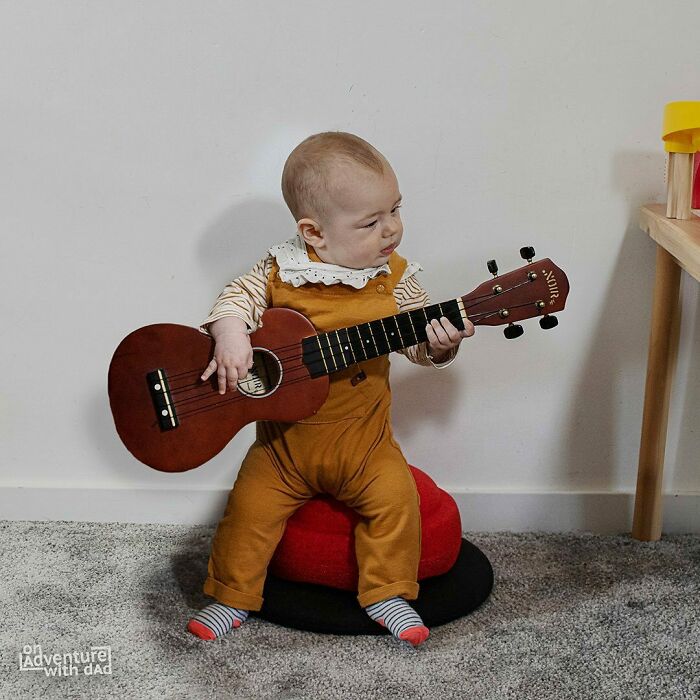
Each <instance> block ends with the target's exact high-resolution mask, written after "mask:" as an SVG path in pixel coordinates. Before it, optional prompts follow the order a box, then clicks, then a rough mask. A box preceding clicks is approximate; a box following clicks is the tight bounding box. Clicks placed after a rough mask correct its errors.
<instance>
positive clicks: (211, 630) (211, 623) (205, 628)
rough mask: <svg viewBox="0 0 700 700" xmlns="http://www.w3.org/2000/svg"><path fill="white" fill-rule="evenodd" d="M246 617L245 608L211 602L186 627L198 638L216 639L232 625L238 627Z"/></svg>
mask: <svg viewBox="0 0 700 700" xmlns="http://www.w3.org/2000/svg"><path fill="white" fill-rule="evenodd" d="M247 619H248V611H247V610H241V609H240V608H231V607H229V606H228V605H223V604H222V603H212V604H211V605H207V607H206V608H203V609H202V610H200V611H199V612H198V613H197V614H196V615H195V616H194V617H193V618H192V619H191V620H190V621H189V622H188V623H187V629H188V631H189V632H192V634H194V635H195V636H197V637H199V638H200V639H218V638H219V637H221V636H223V635H224V634H226V633H227V632H229V631H230V630H231V629H232V628H233V627H240V626H241V625H242V624H243V623H244V622H245V621H246V620H247Z"/></svg>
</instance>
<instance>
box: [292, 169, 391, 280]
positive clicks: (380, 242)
mask: <svg viewBox="0 0 700 700" xmlns="http://www.w3.org/2000/svg"><path fill="white" fill-rule="evenodd" d="M330 189H331V192H332V204H331V206H330V207H329V209H330V214H329V217H328V221H327V222H326V223H325V224H320V229H321V230H320V234H319V235H318V236H317V237H316V239H315V241H314V242H312V241H310V240H308V238H307V241H308V242H309V243H310V244H311V245H313V247H314V248H315V250H316V254H317V255H318V256H319V258H321V260H323V261H324V262H327V263H333V264H335V265H342V266H343V267H352V268H355V269H362V268H365V267H378V266H380V265H383V264H384V263H386V262H387V260H388V259H389V256H390V255H391V253H392V251H393V250H394V248H396V246H398V245H399V243H400V242H401V237H402V236H403V223H402V222H401V215H400V213H399V206H400V203H401V193H400V192H399V183H398V182H397V180H396V176H395V175H394V171H393V170H392V169H391V167H390V166H389V164H388V163H386V164H385V169H384V173H383V175H379V174H377V173H374V172H372V171H371V170H368V169H366V168H363V167H362V166H359V165H357V166H354V165H353V166H345V167H344V168H342V169H338V171H337V172H336V175H335V177H334V180H333V182H332V183H331V188H330ZM300 223H301V222H300Z"/></svg>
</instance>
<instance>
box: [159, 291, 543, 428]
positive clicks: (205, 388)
mask: <svg viewBox="0 0 700 700" xmlns="http://www.w3.org/2000/svg"><path fill="white" fill-rule="evenodd" d="M530 303H531V302H528V303H525V304H520V305H517V306H512V307H511V308H519V307H520V306H528V305H529V304H530ZM457 311H458V310H457ZM448 313H449V312H448ZM498 313H499V312H498V311H492V312H479V313H477V314H471V315H469V316H468V318H469V319H470V320H471V319H473V318H476V316H482V317H483V318H481V319H478V320H484V319H485V318H489V317H490V316H494V315H496V314H498ZM448 318H449V315H448ZM460 318H461V317H460ZM418 342H424V341H418ZM284 347H294V346H284ZM296 347H298V344H297V346H296ZM329 349H330V350H331V353H330V355H329V354H328V353H324V355H323V358H324V359H329V358H332V359H333V363H334V365H335V367H334V371H335V370H336V369H337V365H338V363H337V361H336V358H341V357H342V361H343V364H346V357H345V353H344V351H343V350H342V349H341V348H340V346H338V349H339V350H340V352H337V353H336V352H333V348H332V347H330V348H329ZM314 352H319V351H314ZM389 352H394V351H393V350H391V349H390V350H389ZM382 354H388V353H380V355H382ZM380 355H377V356H376V357H379V356H380ZM299 357H300V356H299V353H298V352H295V353H294V354H292V355H289V356H287V357H285V358H281V359H283V360H289V359H296V358H299ZM369 359H373V358H369ZM319 361H320V352H319V359H318V360H312V362H319ZM363 361H364V359H363V360H360V362H363ZM352 364H357V362H354V363H350V364H346V367H349V366H352ZM307 366H308V365H307V363H305V362H304V361H303V359H302V361H301V362H300V363H297V364H290V365H288V366H287V367H286V368H285V372H286V373H287V374H289V373H291V372H294V371H296V370H299V369H302V370H306V369H307ZM346 367H343V368H341V369H346ZM197 372H199V370H197ZM329 374H330V373H329ZM305 378H306V374H304V375H303V376H302V379H305ZM205 381H206V380H205ZM293 381H296V380H291V381H290V382H287V383H286V384H287V385H288V384H290V383H292V382H293ZM244 382H245V384H244V388H245V385H248V384H250V383H251V382H255V379H253V378H251V379H247V380H245V379H244ZM240 383H241V382H238V384H240ZM200 388H201V391H197V392H196V393H192V394H191V395H190V396H188V397H186V398H183V399H180V400H179V401H174V405H175V407H176V408H177V406H182V405H185V404H187V403H196V402H197V401H200V400H202V399H204V398H207V397H210V396H211V384H210V383H209V382H207V384H200V383H199V382H196V383H194V384H191V385H182V386H179V387H177V390H174V391H171V396H174V395H175V394H182V393H186V392H194V391H195V390H198V389H200ZM238 398H247V396H245V395H243V396H241V397H238ZM219 403H220V402H217V403H216V405H219ZM188 415H191V414H188Z"/></svg>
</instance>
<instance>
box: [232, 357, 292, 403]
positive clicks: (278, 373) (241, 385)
mask: <svg viewBox="0 0 700 700" xmlns="http://www.w3.org/2000/svg"><path fill="white" fill-rule="evenodd" d="M281 381H282V365H281V364H280V361H279V360H278V359H277V357H276V356H275V355H274V354H273V353H271V352H270V351H269V350H266V349H265V348H253V367H252V368H251V369H250V371H249V372H248V374H246V376H245V377H243V379H239V380H238V390H239V391H240V392H241V393H242V394H245V395H246V396H250V397H252V398H255V399H261V398H263V397H264V396H269V395H270V394H271V393H272V392H273V391H274V390H275V389H276V388H277V387H278V386H279V385H280V382H281Z"/></svg>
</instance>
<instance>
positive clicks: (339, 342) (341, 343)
mask: <svg viewBox="0 0 700 700" xmlns="http://www.w3.org/2000/svg"><path fill="white" fill-rule="evenodd" d="M346 334H347V333H346ZM335 337H336V338H337V339H338V347H339V348H340V352H341V356H342V358H343V364H344V365H345V366H346V367H347V366H348V365H349V364H350V363H349V362H348V361H347V359H346V357H345V350H347V348H343V341H342V340H341V339H340V334H339V333H338V330H336V331H335Z"/></svg>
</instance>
